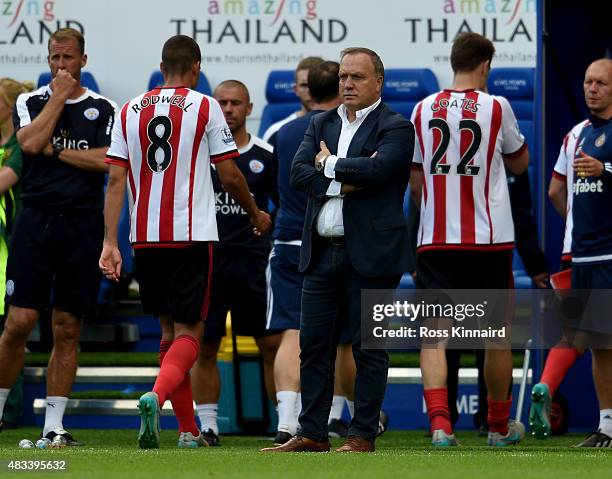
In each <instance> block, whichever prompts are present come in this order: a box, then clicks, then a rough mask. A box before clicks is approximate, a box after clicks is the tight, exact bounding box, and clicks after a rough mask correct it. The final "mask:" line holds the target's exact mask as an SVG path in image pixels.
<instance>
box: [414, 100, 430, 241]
mask: <svg viewBox="0 0 612 479" xmlns="http://www.w3.org/2000/svg"><path fill="white" fill-rule="evenodd" d="M422 109H423V102H419V104H418V105H417V110H416V113H415V115H414V128H415V130H416V134H417V137H418V141H417V143H418V146H419V148H420V149H421V161H425V144H424V143H423V130H422V129H421V127H422V122H421V111H422ZM418 166H419V165H418V164H415V165H414V168H415V169H416V168H418ZM420 166H421V171H423V164H422V163H421V165H420ZM422 194H423V208H425V205H427V177H426V176H423V193H422ZM420 207H421V205H419V208H420ZM423 231H424V228H421V239H420V240H419V243H422V242H423Z"/></svg>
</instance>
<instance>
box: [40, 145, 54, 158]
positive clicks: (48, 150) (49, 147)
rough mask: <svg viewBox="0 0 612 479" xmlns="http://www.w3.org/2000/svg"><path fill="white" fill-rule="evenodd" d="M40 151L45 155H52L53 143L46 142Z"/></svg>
mask: <svg viewBox="0 0 612 479" xmlns="http://www.w3.org/2000/svg"><path fill="white" fill-rule="evenodd" d="M41 153H42V154H43V155H45V156H53V145H52V144H51V143H48V144H47V146H45V147H44V148H43V151H42V152H41Z"/></svg>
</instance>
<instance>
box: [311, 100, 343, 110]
mask: <svg viewBox="0 0 612 479" xmlns="http://www.w3.org/2000/svg"><path fill="white" fill-rule="evenodd" d="M340 103H342V102H341V101H340V98H334V99H333V100H330V101H324V102H321V103H314V104H313V105H312V110H310V111H313V110H323V111H327V110H333V109H335V108H338V107H339V106H340Z"/></svg>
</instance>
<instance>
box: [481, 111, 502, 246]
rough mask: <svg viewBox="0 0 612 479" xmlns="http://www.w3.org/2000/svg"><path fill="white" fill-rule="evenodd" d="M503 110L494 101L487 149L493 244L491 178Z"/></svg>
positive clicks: (488, 217)
mask: <svg viewBox="0 0 612 479" xmlns="http://www.w3.org/2000/svg"><path fill="white" fill-rule="evenodd" d="M501 120H502V108H501V105H500V104H499V102H498V101H497V100H495V99H493V110H492V112H491V127H490V128H489V147H488V149H487V176H486V178H485V204H486V205H487V219H488V220H489V241H490V242H491V243H493V222H492V221H491V205H489V178H490V176H491V163H492V162H493V155H494V154H495V146H496V144H497V134H498V133H499V129H500V127H501Z"/></svg>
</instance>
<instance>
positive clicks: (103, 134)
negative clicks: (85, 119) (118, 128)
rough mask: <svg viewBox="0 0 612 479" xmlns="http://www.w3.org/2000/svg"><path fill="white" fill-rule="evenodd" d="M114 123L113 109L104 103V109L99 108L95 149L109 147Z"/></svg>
mask: <svg viewBox="0 0 612 479" xmlns="http://www.w3.org/2000/svg"><path fill="white" fill-rule="evenodd" d="M114 123H115V109H114V108H113V106H112V105H111V104H110V103H108V102H105V104H104V107H103V108H102V107H101V108H100V118H98V125H97V129H96V148H103V147H105V146H110V144H111V134H112V132H113V124H114Z"/></svg>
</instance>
